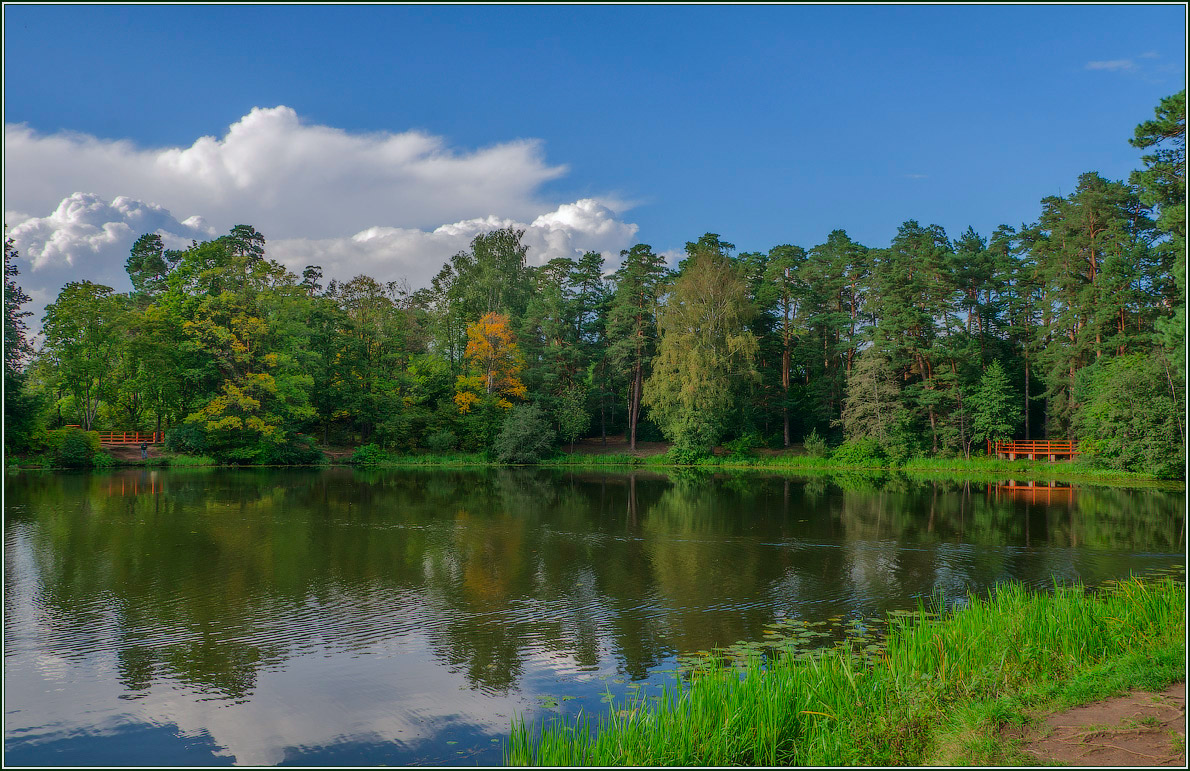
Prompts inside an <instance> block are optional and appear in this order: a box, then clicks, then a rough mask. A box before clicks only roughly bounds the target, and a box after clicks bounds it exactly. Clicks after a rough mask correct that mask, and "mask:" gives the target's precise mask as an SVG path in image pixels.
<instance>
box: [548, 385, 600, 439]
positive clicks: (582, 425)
mask: <svg viewBox="0 0 1190 771" xmlns="http://www.w3.org/2000/svg"><path fill="white" fill-rule="evenodd" d="M554 419H555V421H556V422H557V424H558V439H559V440H560V441H562V442H566V443H567V444H569V445H570V450H571V452H573V451H574V440H575V439H578V438H579V437H580V436H582V435H583V432H584V431H586V430H587V429H588V428H589V427H590V426H591V414H590V413H589V412H587V389H586V388H584V387H583V386H581V385H578V384H577V383H576V384H574V385H571V386H569V387H567V388H566V389H565V390H564V391H562V395H561V397H559V399H558V406H557V410H556V411H555V413H554Z"/></svg>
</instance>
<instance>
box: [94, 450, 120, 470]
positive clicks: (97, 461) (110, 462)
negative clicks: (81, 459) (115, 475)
mask: <svg viewBox="0 0 1190 771" xmlns="http://www.w3.org/2000/svg"><path fill="white" fill-rule="evenodd" d="M91 465H92V466H94V467H95V468H111V467H112V466H114V465H116V459H115V458H113V457H112V456H110V455H108V454H107V453H106V452H103V451H102V450H100V451H99V452H97V453H95V454H94V455H92V456H91Z"/></svg>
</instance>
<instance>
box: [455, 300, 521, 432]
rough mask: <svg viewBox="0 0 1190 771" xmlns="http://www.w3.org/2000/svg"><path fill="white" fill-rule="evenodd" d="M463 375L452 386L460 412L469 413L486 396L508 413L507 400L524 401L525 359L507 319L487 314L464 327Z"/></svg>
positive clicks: (498, 315) (508, 403) (509, 404)
mask: <svg viewBox="0 0 1190 771" xmlns="http://www.w3.org/2000/svg"><path fill="white" fill-rule="evenodd" d="M463 355H464V356H465V358H466V359H467V369H468V372H467V374H466V375H459V377H458V379H457V381H456V382H455V404H456V405H457V406H458V408H459V412H461V413H464V414H466V413H467V412H470V410H471V407H472V405H474V404H475V403H476V402H478V401H480V400H482V399H483V398H484V397H485V396H491V397H494V398H495V399H496V400H497V401H496V404H497V405H498V406H499V407H500V408H501V409H505V410H507V409H510V408H511V407H512V402H511V401H509V398H516V399H524V398H525V395H526V389H525V384H524V383H522V382H521V379H520V377H519V376H520V373H521V371H522V370H523V369H524V368H525V360H524V357H522V356H521V351H520V348H518V347H517V344H516V339H515V338H514V337H513V334H512V328H511V326H510V324H509V320H508V317H507V316H503V315H501V314H499V313H487V314H485V315H484V316H483V317H482V318H481V319H480V320H479V321H477V322H475V323H474V324H470V325H468V327H467V349H466V350H465V351H464V354H463Z"/></svg>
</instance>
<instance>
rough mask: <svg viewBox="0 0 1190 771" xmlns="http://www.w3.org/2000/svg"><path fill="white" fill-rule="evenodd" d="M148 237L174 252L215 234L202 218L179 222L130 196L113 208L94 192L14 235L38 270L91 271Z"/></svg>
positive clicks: (21, 226) (69, 200)
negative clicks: (94, 260) (155, 236)
mask: <svg viewBox="0 0 1190 771" xmlns="http://www.w3.org/2000/svg"><path fill="white" fill-rule="evenodd" d="M14 214H15V213H14ZM7 216H11V215H8V213H6V219H7ZM14 221H15V220H14ZM144 233H159V234H161V235H162V236H163V240H164V241H166V245H167V246H170V247H174V248H177V247H181V246H185V245H186V244H188V243H189V242H190V241H191V239H207V238H210V237H212V236H214V235H215V231H214V230H213V229H212V228H210V227H208V226H207V224H206V222H205V221H204V220H203V218H202V217H199V216H192V217H189V218H187V219H186V220H184V221H182V222H179V221H178V220H176V219H174V217H173V215H171V214H170V213H169V211H168V210H166V209H165V208H163V207H161V206H157V205H155V204H150V203H145V202H144V201H138V200H136V199H133V198H129V197H127V196H120V197H118V198H116V199H115V200H114V201H112V202H110V203H108V202H107V201H104V200H103V199H102V198H100V197H99V196H97V195H95V194H94V193H73V194H71V195H69V196H67V197H66V198H64V199H62V201H61V202H60V203H59V204H58V207H57V208H56V209H54V211H53V212H52V213H50V214H49V216H46V217H28V218H25V219H24V221H22V222H20V223H19V224H17V225H16V226H15V227H13V228H12V229H11V230H10V231H9V236H10V237H11V238H12V239H13V240H14V241H15V242H16V244H17V246H18V248H19V249H20V250H21V251H22V252H23V253H24V255H25V257H26V258H28V259H29V261H30V264H31V267H32V268H33V270H34V271H41V270H46V269H50V270H52V269H54V268H72V269H75V270H78V269H82V268H85V267H87V266H86V265H85V264H84V263H83V261H84V260H85V259H86V258H88V257H94V256H100V257H106V256H107V255H108V253H109V252H110V251H112V249H113V247H114V248H115V249H117V250H119V251H122V252H125V253H126V252H127V251H128V248H129V247H130V246H131V245H132V242H133V241H135V240H136V238H137V237H138V236H140V235H142V234H144ZM101 261H102V262H110V261H109V260H101ZM102 267H110V266H109V265H103V266H102ZM120 267H122V263H121V265H120Z"/></svg>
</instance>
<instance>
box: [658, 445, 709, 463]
mask: <svg viewBox="0 0 1190 771" xmlns="http://www.w3.org/2000/svg"><path fill="white" fill-rule="evenodd" d="M705 457H707V454H706V453H705V452H703V451H702V450H697V449H694V448H692V447H679V446H677V445H674V446H672V447H670V448H669V452H667V453H665V458H666V459H667V460H668V461H669V462H670V463H672V464H673V465H675V466H693V465H694V464H696V463H698V462H699V461H700V460H702V459H703V458H705Z"/></svg>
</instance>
